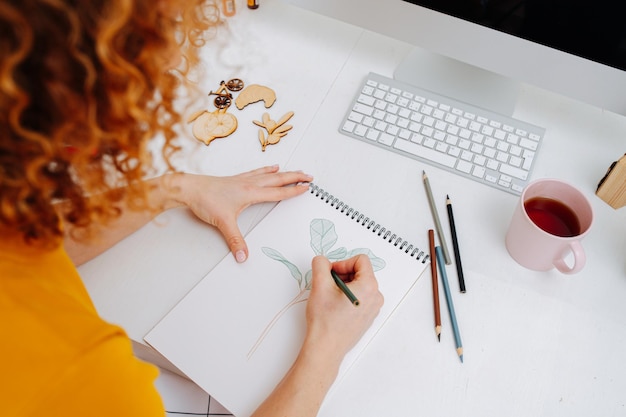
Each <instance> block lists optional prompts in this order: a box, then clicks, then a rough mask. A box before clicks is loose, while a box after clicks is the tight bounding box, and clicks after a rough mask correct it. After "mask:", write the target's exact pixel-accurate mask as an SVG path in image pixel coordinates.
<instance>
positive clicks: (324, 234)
mask: <svg viewBox="0 0 626 417" xmlns="http://www.w3.org/2000/svg"><path fill="white" fill-rule="evenodd" d="M310 229H311V248H313V252H315V254H316V255H324V256H326V254H327V253H328V251H329V250H330V248H332V247H333V246H334V245H335V243H336V242H337V233H335V224H334V223H333V222H331V221H330V220H326V219H313V220H311V227H310Z"/></svg>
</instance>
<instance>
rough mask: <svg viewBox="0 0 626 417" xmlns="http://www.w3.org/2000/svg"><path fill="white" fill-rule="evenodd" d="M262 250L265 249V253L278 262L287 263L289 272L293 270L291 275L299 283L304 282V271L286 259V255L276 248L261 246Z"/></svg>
mask: <svg viewBox="0 0 626 417" xmlns="http://www.w3.org/2000/svg"><path fill="white" fill-rule="evenodd" d="M261 250H262V251H263V253H264V254H266V255H267V256H269V257H270V258H272V259H274V260H276V261H278V262H282V263H283V265H285V266H286V267H287V269H289V272H291V276H292V277H294V278H295V279H296V281H298V285H301V284H302V273H301V272H300V270H299V269H298V267H297V266H295V265H294V264H292V263H291V262H289V261H288V260H287V259H285V257H284V256H283V255H282V254H281V253H280V252H278V251H277V250H274V249H272V248H261Z"/></svg>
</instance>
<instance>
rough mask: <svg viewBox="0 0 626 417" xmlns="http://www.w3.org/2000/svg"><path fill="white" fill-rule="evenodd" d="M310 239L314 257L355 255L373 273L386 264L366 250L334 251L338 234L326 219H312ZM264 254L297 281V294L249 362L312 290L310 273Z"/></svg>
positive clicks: (333, 258) (272, 252)
mask: <svg viewBox="0 0 626 417" xmlns="http://www.w3.org/2000/svg"><path fill="white" fill-rule="evenodd" d="M309 230H310V235H311V242H310V244H311V249H313V252H314V253H315V255H322V256H325V257H326V258H328V260H329V261H331V262H334V261H339V260H342V259H348V258H351V257H353V256H356V255H361V254H363V255H367V256H368V257H369V258H370V261H371V263H372V267H373V269H374V271H379V270H381V269H383V268H384V267H385V260H384V259H382V258H379V257H377V256H376V255H374V253H373V252H372V251H371V250H370V249H367V248H357V249H352V250H348V249H346V248H345V247H339V248H336V249H333V247H334V246H335V244H336V243H337V239H338V236H337V232H336V231H335V224H334V223H333V222H332V221H330V220H328V219H313V220H311V224H310V227H309ZM261 250H262V251H263V253H264V254H265V255H266V256H268V257H269V258H271V259H274V260H276V261H278V262H281V263H282V264H283V265H285V267H286V268H287V269H288V270H289V272H290V274H291V276H292V277H293V278H294V279H295V280H296V282H297V284H298V290H299V291H298V293H297V294H296V296H295V297H294V298H293V299H292V300H291V301H290V302H289V303H287V305H285V306H284V307H283V308H282V309H281V310H280V311H279V312H278V313H277V314H276V315H275V316H274V318H273V319H272V320H271V321H270V323H269V324H268V325H267V326H266V327H265V329H264V330H263V332H262V333H261V335H260V336H259V338H258V339H257V341H256V343H255V344H254V346H252V348H251V349H250V351H249V352H248V359H250V358H251V357H252V355H253V354H254V352H255V351H256V350H257V349H258V347H259V346H260V345H261V343H262V342H263V340H264V339H265V337H266V336H267V334H268V333H269V332H270V330H271V329H272V327H274V325H275V324H276V322H278V320H279V319H280V318H281V317H282V316H283V314H285V313H286V312H287V311H288V310H289V309H290V308H291V307H293V306H294V305H296V304H298V303H301V302H303V301H306V300H307V299H308V291H309V290H310V289H311V276H312V270H311V269H309V270H308V271H307V272H306V273H305V274H304V275H303V274H302V272H301V271H300V268H298V267H297V266H296V265H294V264H293V263H292V262H290V261H289V260H287V259H286V258H285V257H284V256H283V255H282V254H281V253H280V252H278V251H277V250H275V249H272V248H268V247H263V248H261Z"/></svg>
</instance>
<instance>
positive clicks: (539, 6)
mask: <svg viewBox="0 0 626 417" xmlns="http://www.w3.org/2000/svg"><path fill="white" fill-rule="evenodd" d="M287 1H288V2H290V3H292V4H295V5H297V6H300V7H303V8H306V9H309V10H312V11H316V12H318V13H321V14H324V15H327V16H330V17H333V18H336V19H339V20H342V21H345V22H348V23H351V24H354V25H357V26H359V27H362V28H365V29H368V30H371V31H374V32H377V33H380V34H383V35H387V36H390V37H392V38H396V39H399V40H401V41H405V42H407V43H409V44H411V45H414V46H415V48H414V50H413V52H412V53H411V54H410V55H409V56H408V57H407V59H406V60H405V62H404V63H403V64H402V65H400V67H399V68H398V69H397V70H396V74H394V75H395V77H396V78H399V79H401V80H402V81H409V82H411V83H413V84H415V85H418V86H420V87H423V88H427V89H431V90H433V91H436V92H438V93H442V94H445V95H449V96H451V97H454V98H457V99H460V100H463V101H467V102H470V103H473V104H477V105H481V106H483V107H486V108H489V109H490V110H494V111H497V112H499V113H504V114H507V113H509V114H510V113H511V112H512V110H513V107H514V102H515V99H514V97H516V91H517V90H516V88H517V87H516V84H515V83H517V82H521V83H528V84H532V85H535V86H537V87H540V88H543V89H546V90H550V91H553V92H556V93H559V94H562V95H564V96H568V97H571V98H573V99H576V100H580V101H583V102H585V103H588V104H590V105H593V106H597V107H600V108H602V109H605V110H609V111H611V112H614V113H618V114H622V115H626V70H625V69H624V50H625V48H626V45H625V42H624V32H625V30H624V29H625V28H626V23H625V22H626V21H624V20H623V16H624V11H625V10H626V2H622V1H619V0H597V1H593V2H590V1H584V0H526V1H522V0H519V1H515V0H506V1H503V0H409V1H407V0H287ZM413 3H420V4H421V5H417V4H413ZM459 5H461V7H459ZM498 7H499V8H500V10H499V11H500V12H502V15H501V16H500V17H495V16H494V11H495V10H496V9H498ZM548 7H549V8H548ZM550 8H551V9H550ZM557 8H561V9H560V10H557ZM581 11H582V12H583V13H580V12H581ZM550 16H552V17H555V18H556V20H552V21H550V20H549V19H548V17H550ZM567 19H570V21H569V22H568V23H572V24H568V25H566V26H563V25H562V24H563V23H564V21H565V20H567ZM576 19H578V20H576ZM593 28H596V29H593ZM597 28H600V29H602V31H601V32H597V31H598V30H600V29H597ZM570 29H573V30H572V31H570V32H569V33H566V30H570ZM594 30H595V31H596V32H594ZM547 35H557V36H556V38H557V41H556V42H557V43H554V41H550V40H549V39H547V37H546V36H547ZM592 35H593V36H592ZM596 35H598V36H596ZM591 40H597V41H598V42H599V43H595V44H592V43H591V42H590V41H591ZM572 45H574V46H581V47H582V49H583V51H582V52H581V51H580V50H579V49H580V48H573V47H572ZM607 50H610V52H609V55H610V57H609V58H610V59H608V58H607V55H606V54H599V53H598V52H601V51H602V52H604V51H607ZM576 53H578V54H580V55H581V56H579V55H576ZM468 89H469V91H466V90H468ZM446 90H448V91H446ZM487 92H491V93H494V94H495V96H497V97H485V96H488V94H486V93H487ZM500 96H501V97H500ZM511 100H512V101H513V102H512V103H511Z"/></svg>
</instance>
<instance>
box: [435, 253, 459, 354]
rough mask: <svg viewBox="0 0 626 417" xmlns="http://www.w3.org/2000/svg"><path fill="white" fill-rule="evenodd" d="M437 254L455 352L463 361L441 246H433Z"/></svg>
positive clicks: (457, 325)
mask: <svg viewBox="0 0 626 417" xmlns="http://www.w3.org/2000/svg"><path fill="white" fill-rule="evenodd" d="M435 253H436V254H437V261H438V262H437V263H438V264H439V272H440V275H441V282H443V289H444V291H445V293H446V303H447V304H448V312H449V313H450V321H451V322H452V331H453V332H454V342H455V343H456V353H457V354H458V355H459V359H461V362H463V344H462V342H461V333H460V332H459V324H458V323H457V321H456V314H455V313H454V303H453V302H452V293H450V285H449V284H448V275H446V266H445V265H443V262H441V261H442V260H443V255H442V253H441V247H440V246H437V247H436V248H435Z"/></svg>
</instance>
